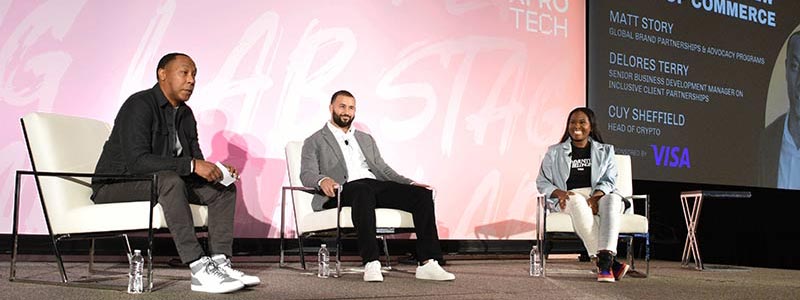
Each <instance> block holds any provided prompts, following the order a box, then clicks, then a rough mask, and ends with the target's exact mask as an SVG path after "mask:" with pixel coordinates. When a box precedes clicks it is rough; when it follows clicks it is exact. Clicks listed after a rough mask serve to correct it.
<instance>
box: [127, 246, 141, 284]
mask: <svg viewBox="0 0 800 300" xmlns="http://www.w3.org/2000/svg"><path fill="white" fill-rule="evenodd" d="M143 269H144V257H142V251H140V250H133V256H131V259H130V270H129V272H128V294H141V293H142V290H143V287H144V284H143V282H142V270H143Z"/></svg>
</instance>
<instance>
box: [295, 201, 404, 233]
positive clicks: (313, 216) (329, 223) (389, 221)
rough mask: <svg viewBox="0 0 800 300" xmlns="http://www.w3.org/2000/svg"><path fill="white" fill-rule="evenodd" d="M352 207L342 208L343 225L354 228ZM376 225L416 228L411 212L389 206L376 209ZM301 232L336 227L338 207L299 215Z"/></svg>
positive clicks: (379, 226) (381, 226)
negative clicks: (351, 213) (389, 207)
mask: <svg viewBox="0 0 800 300" xmlns="http://www.w3.org/2000/svg"><path fill="white" fill-rule="evenodd" d="M350 216H351V215H350V207H344V208H342V217H341V220H340V221H341V227H342V228H353V220H352V219H351V217H350ZM375 220H376V223H377V224H376V225H377V226H376V227H378V228H414V220H413V218H412V215H411V213H408V212H405V211H401V210H397V209H388V208H378V209H375ZM298 221H299V222H298V224H299V225H300V228H299V230H300V232H302V233H305V232H312V231H318V230H329V229H331V228H336V209H335V208H332V209H326V210H323V211H317V212H313V213H310V214H307V215H305V216H303V217H298Z"/></svg>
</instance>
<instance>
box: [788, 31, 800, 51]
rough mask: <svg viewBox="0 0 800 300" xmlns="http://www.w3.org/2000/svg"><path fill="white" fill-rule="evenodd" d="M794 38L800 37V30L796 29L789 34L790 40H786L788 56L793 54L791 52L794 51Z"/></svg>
mask: <svg viewBox="0 0 800 300" xmlns="http://www.w3.org/2000/svg"><path fill="white" fill-rule="evenodd" d="M794 38H800V31H795V32H792V34H791V35H789V39H788V40H786V53H787V57H788V56H789V55H791V53H792V51H793V49H792V39H794ZM794 50H797V49H794Z"/></svg>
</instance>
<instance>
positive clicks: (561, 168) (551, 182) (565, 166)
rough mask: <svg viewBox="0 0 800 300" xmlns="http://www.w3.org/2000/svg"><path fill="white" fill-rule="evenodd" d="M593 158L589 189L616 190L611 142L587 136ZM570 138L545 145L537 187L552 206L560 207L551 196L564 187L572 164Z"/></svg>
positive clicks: (606, 192)
mask: <svg viewBox="0 0 800 300" xmlns="http://www.w3.org/2000/svg"><path fill="white" fill-rule="evenodd" d="M590 141H591V158H592V174H591V182H592V190H593V191H596V190H600V191H602V192H603V193H605V194H606V195H608V194H610V193H613V192H615V191H616V187H615V183H616V181H617V166H616V164H615V160H614V146H613V145H610V144H603V143H600V142H597V141H595V140H593V139H591V138H590ZM571 154H572V140H571V139H569V138H568V139H567V140H566V141H565V142H563V143H559V144H555V145H552V146H550V147H548V148H547V153H546V154H545V156H544V160H542V167H541V169H540V170H539V176H538V177H537V178H536V187H537V189H538V190H539V193H542V194H544V195H545V197H546V199H547V202H548V203H549V205H550V208H551V210H553V211H560V209H559V207H558V205H556V204H557V203H558V199H555V198H551V196H552V193H553V191H555V190H556V189H560V190H564V191H566V190H567V179H568V178H569V172H570V165H571V164H572V158H571V156H570V155H571Z"/></svg>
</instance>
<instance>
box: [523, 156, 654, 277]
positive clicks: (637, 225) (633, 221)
mask: <svg viewBox="0 0 800 300" xmlns="http://www.w3.org/2000/svg"><path fill="white" fill-rule="evenodd" d="M615 159H616V165H617V173H618V174H617V182H616V187H617V190H618V191H619V194H620V195H622V196H623V197H624V199H623V200H624V202H625V207H626V208H625V212H624V213H623V214H622V219H621V224H620V231H619V237H620V238H621V239H623V240H624V241H625V242H626V244H627V250H628V251H627V252H628V257H627V260H628V264H629V265H630V266H631V268H632V269H634V270H635V269H636V267H635V265H634V259H633V239H634V238H643V239H644V242H645V264H646V269H645V273H644V274H645V276H647V275H649V274H650V233H649V222H650V221H649V220H650V198H649V196H648V195H633V173H632V171H631V157H630V156H628V155H616V157H615ZM634 200H644V205H645V209H644V210H645V215H638V214H635V213H634V209H633V208H634V206H633V204H634ZM539 209H540V211H542V212H545V214H546V216H545V217H544V218H542V217H541V215H540V217H539V218H538V220H539V221H538V222H539V224H542V227H541V228H544V230H543V231H539V230H537V231H538V232H540V234H538V235H537V239H538V240H539V241H538V242H539V243H538V245H543V246H540V248H542V250H541V253H542V255H543V256H545V257H546V255H547V251H548V249H547V244H546V243H547V242H548V240H549V239H550V236H551V235H552V234H553V233H572V234H574V233H575V229H574V228H573V227H572V219H571V218H570V216H569V215H568V214H566V213H562V212H550V211H549V210H548V208H547V205H546V201H545V199H544V197H542V196H540V197H539ZM595 218H597V216H595ZM542 261H545V260H544V259H543V260H542Z"/></svg>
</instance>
